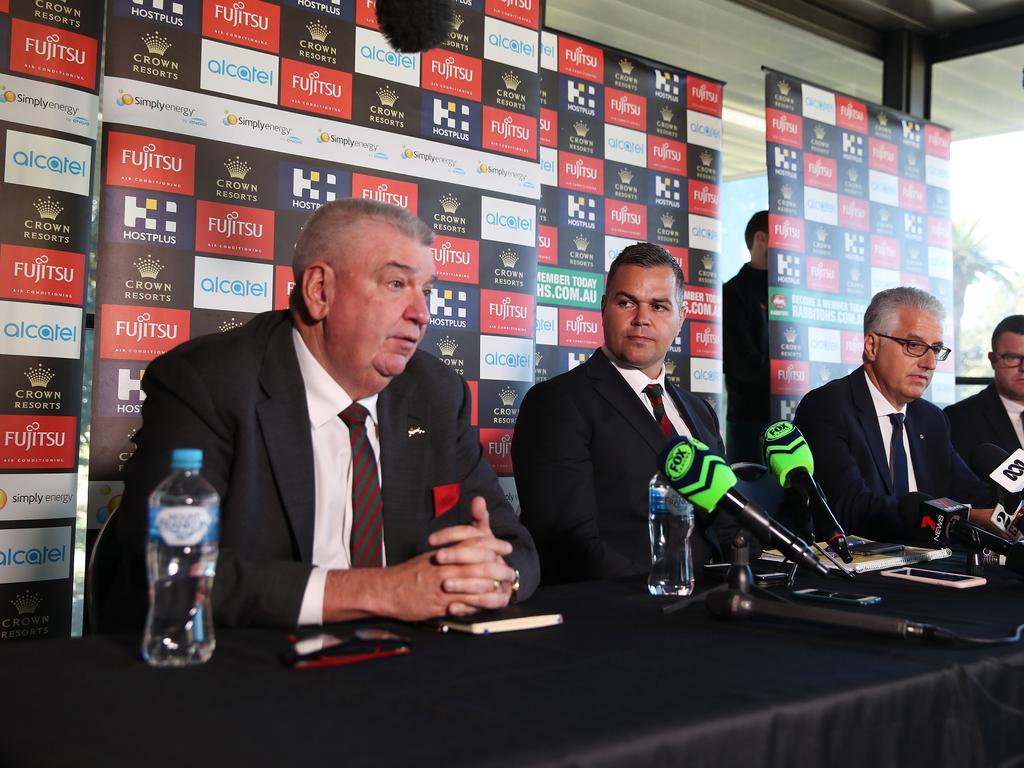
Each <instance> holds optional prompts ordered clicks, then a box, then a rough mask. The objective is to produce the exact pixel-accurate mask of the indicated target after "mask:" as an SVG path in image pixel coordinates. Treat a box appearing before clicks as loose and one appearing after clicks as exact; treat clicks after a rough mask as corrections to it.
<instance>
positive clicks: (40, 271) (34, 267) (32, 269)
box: [14, 253, 75, 283]
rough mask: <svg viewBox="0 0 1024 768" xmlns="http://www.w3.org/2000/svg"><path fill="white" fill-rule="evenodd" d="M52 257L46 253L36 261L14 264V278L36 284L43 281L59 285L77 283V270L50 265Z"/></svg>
mask: <svg viewBox="0 0 1024 768" xmlns="http://www.w3.org/2000/svg"><path fill="white" fill-rule="evenodd" d="M49 261H50V257H49V256H47V255H46V254H45V253H44V254H43V255H42V256H37V257H36V258H35V260H34V261H16V262H14V276H15V277H19V276H20V277H24V278H26V279H28V280H31V281H32V282H34V283H40V282H42V281H43V280H46V281H48V282H57V283H73V282H75V268H74V267H63V266H59V265H57V264H50V263H49Z"/></svg>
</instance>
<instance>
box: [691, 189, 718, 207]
mask: <svg viewBox="0 0 1024 768" xmlns="http://www.w3.org/2000/svg"><path fill="white" fill-rule="evenodd" d="M693 199H694V200H695V201H696V202H698V203H711V204H712V205H718V193H717V192H713V191H712V190H711V187H701V188H700V189H698V190H697V191H696V192H694V193H693Z"/></svg>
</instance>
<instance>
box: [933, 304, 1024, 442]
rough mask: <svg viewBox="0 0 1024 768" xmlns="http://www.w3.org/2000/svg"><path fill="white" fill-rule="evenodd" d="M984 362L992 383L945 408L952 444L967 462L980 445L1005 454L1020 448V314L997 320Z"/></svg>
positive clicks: (1023, 371) (1023, 420)
mask: <svg viewBox="0 0 1024 768" xmlns="http://www.w3.org/2000/svg"><path fill="white" fill-rule="evenodd" d="M988 361H989V364H990V365H991V366H992V374H993V382H992V383H991V384H989V385H988V386H987V387H985V389H983V390H981V392H979V393H978V394H976V395H972V396H971V397H968V398H967V399H966V400H963V401H962V402H959V403H956V404H955V405H950V406H947V407H946V416H947V417H948V418H949V430H950V433H951V434H952V436H953V445H954V446H955V447H956V449H957V451H958V452H959V453H960V455H961V456H962V457H963V458H964V460H965V461H968V462H969V461H970V460H971V453H972V452H973V451H974V449H975V448H976V447H977V446H978V445H981V444H982V443H994V444H995V445H998V446H999V447H1000V448H1002V449H1003V450H1004V451H1006V452H1007V453H1013V452H1014V451H1016V450H1017V449H1018V448H1021V447H1024V315H1010V316H1009V317H1004V318H1003V319H1002V320H1000V321H999V324H998V325H997V326H996V329H995V330H994V331H993V332H992V351H991V352H989V353H988Z"/></svg>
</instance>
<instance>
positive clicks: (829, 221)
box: [765, 70, 955, 419]
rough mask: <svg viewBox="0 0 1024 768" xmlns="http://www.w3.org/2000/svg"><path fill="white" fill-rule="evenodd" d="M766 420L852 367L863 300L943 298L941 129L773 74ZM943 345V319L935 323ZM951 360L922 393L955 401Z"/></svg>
mask: <svg viewBox="0 0 1024 768" xmlns="http://www.w3.org/2000/svg"><path fill="white" fill-rule="evenodd" d="M765 107H766V122H767V139H768V142H767V149H768V159H767V161H768V195H769V233H768V243H769V259H770V262H771V266H770V267H769V275H770V280H769V282H770V286H769V299H770V304H769V318H770V323H769V335H770V342H771V377H772V418H775V419H791V418H792V417H793V413H794V411H795V410H796V406H797V403H798V402H799V400H800V397H801V396H803V395H804V394H805V393H806V392H808V391H809V390H811V389H814V388H815V387H819V386H821V385H822V384H824V383H826V382H828V381H829V380H831V379H834V378H837V377H839V376H843V375H845V374H847V373H848V372H849V371H851V370H853V369H854V368H856V367H857V366H859V365H860V363H861V351H862V347H863V338H864V337H863V325H862V322H863V318H864V311H865V310H866V309H867V306H868V303H869V302H870V300H871V296H872V295H873V294H875V293H877V292H878V291H881V290H884V289H886V288H892V287H895V286H898V285H912V286H916V287H918V288H921V289H923V290H926V291H929V292H930V293H932V294H933V295H935V296H936V297H938V299H939V300H940V301H942V302H943V304H944V305H946V306H952V305H953V283H952V280H953V254H952V250H951V248H952V245H951V230H950V221H949V202H950V199H949V141H950V134H949V131H948V130H946V129H945V128H942V127H940V126H937V125H933V124H931V123H927V122H924V121H922V120H920V119H919V118H916V117H911V116H910V115H906V114H903V113H901V112H896V111H894V110H892V109H889V108H887V107H882V106H879V105H877V104H870V103H867V102H864V101H860V100H858V99H854V98H852V97H849V96H846V95H844V94H841V93H836V92H834V91H830V90H827V89H824V88H821V87H819V86H816V85H814V84H812V83H807V82H803V81H801V80H800V79H798V78H795V77H791V76H789V75H784V74H781V73H778V72H773V71H767V70H766V76H765ZM943 336H944V339H945V343H946V344H947V345H949V346H952V343H953V327H952V317H951V316H950V317H947V318H946V324H945V325H944V327H943ZM954 357H955V356H954V355H950V357H949V359H948V360H947V361H946V362H944V363H938V369H937V371H936V373H935V376H934V378H933V380H932V385H931V389H930V390H929V396H930V398H931V399H932V400H934V401H936V402H939V403H950V402H953V400H954V382H955V378H954V370H953V360H954Z"/></svg>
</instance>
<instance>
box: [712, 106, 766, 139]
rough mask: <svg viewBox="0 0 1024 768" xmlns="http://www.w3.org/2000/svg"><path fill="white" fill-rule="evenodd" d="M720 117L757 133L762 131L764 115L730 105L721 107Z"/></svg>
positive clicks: (763, 130)
mask: <svg viewBox="0 0 1024 768" xmlns="http://www.w3.org/2000/svg"><path fill="white" fill-rule="evenodd" d="M722 119H723V120H724V121H725V122H727V123H732V124H733V125H738V126H740V127H741V128H746V129H748V130H751V131H757V132H758V133H764V132H765V129H764V115H752V114H750V113H749V112H741V111H740V110H738V109H733V108H732V107H722Z"/></svg>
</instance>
